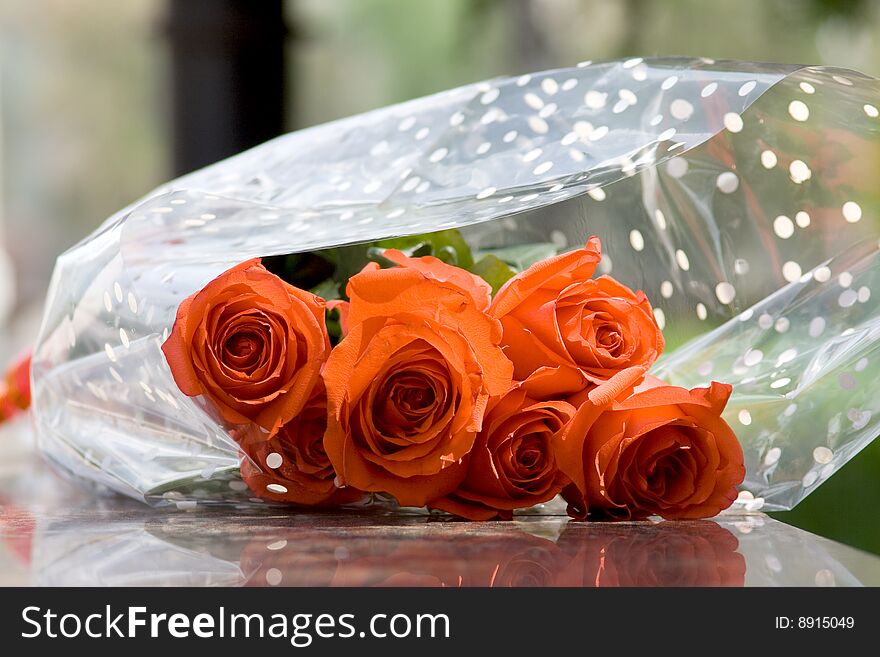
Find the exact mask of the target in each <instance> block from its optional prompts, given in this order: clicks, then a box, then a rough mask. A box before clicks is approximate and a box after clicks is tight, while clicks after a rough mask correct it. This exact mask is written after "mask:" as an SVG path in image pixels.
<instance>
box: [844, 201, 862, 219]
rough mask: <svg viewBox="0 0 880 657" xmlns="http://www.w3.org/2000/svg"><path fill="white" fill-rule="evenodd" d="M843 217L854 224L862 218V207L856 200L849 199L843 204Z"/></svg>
mask: <svg viewBox="0 0 880 657" xmlns="http://www.w3.org/2000/svg"><path fill="white" fill-rule="evenodd" d="M843 218H844V219H846V220H847V221H848V222H849V223H851V224H854V223H856V222H857V221H858V220H859V219H861V218H862V208H861V206H860V205H859V204H858V203H856V202H855V201H847V202H846V203H844V204H843Z"/></svg>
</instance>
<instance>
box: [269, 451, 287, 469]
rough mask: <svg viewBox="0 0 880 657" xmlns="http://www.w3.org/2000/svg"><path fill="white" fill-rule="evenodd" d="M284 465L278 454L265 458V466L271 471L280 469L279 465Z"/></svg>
mask: <svg viewBox="0 0 880 657" xmlns="http://www.w3.org/2000/svg"><path fill="white" fill-rule="evenodd" d="M282 463H284V459H283V458H281V454H279V453H278V452H272V453H271V454H269V456H267V457H266V465H268V466H269V467H270V468H272V469H273V470H274V469H275V468H280V467H281V464H282Z"/></svg>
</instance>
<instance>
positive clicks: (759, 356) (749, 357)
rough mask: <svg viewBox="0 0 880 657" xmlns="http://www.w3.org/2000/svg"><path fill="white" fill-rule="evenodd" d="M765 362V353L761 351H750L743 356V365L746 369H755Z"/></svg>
mask: <svg viewBox="0 0 880 657" xmlns="http://www.w3.org/2000/svg"><path fill="white" fill-rule="evenodd" d="M762 360H764V352H763V351H761V350H760V349H749V350H748V351H747V352H746V355H745V356H743V363H744V364H745V366H746V367H753V366H755V365H757V364H758V363H760V362H761V361H762Z"/></svg>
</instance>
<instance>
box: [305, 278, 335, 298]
mask: <svg viewBox="0 0 880 657" xmlns="http://www.w3.org/2000/svg"><path fill="white" fill-rule="evenodd" d="M310 291H311V293H312V294H317V295H318V296H319V297H321V298H322V299H324V300H325V301H330V300H331V299H340V298H341V297H340V295H339V283H338V282H337V281H334V280H333V279H332V278H328V279H327V280H325V281H322V282H321V283H318V284H317V285H316V286H315V287H313V288H312V289H311V290H310Z"/></svg>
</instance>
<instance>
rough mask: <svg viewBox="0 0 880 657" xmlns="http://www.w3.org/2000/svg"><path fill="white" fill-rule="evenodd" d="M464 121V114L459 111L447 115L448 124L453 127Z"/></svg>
mask: <svg viewBox="0 0 880 657" xmlns="http://www.w3.org/2000/svg"><path fill="white" fill-rule="evenodd" d="M463 122H464V114H462V113H461V112H456V113H455V114H453V115H452V116H450V117H449V125H451V126H453V127H455V126H457V125H461V124H462V123H463Z"/></svg>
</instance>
